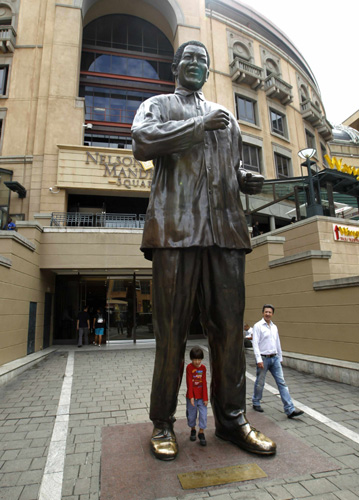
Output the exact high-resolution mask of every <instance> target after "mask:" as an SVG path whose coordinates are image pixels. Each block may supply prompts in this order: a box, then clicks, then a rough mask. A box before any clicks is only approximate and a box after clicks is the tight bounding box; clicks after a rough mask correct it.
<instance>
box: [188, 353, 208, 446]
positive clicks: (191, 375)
mask: <svg viewBox="0 0 359 500" xmlns="http://www.w3.org/2000/svg"><path fill="white" fill-rule="evenodd" d="M189 357H190V358H191V361H192V362H191V363H190V364H189V365H187V368H186V380H187V394H186V399H187V400H186V402H187V422H188V426H189V427H191V434H190V440H191V441H196V420H197V414H198V423H199V432H198V439H199V442H200V444H201V445H202V446H206V444H207V443H206V438H205V436H204V432H203V431H204V429H205V428H206V427H207V405H208V394H207V380H206V372H207V370H206V367H205V366H204V365H202V360H203V358H204V354H203V351H202V349H201V348H200V347H198V346H197V347H193V348H192V349H191V352H190V353H189Z"/></svg>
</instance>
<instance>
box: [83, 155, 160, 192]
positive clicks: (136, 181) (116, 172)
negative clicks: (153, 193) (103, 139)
mask: <svg viewBox="0 0 359 500" xmlns="http://www.w3.org/2000/svg"><path fill="white" fill-rule="evenodd" d="M90 163H94V164H95V165H101V166H103V168H104V170H103V176H104V177H108V183H109V184H116V185H117V186H121V187H124V188H126V189H132V188H138V189H145V190H148V189H150V188H151V183H152V177H153V167H154V165H153V163H152V161H147V162H140V161H138V160H136V158H134V157H133V156H130V155H109V154H102V153H99V152H95V153H92V152H89V151H86V164H87V165H89V164H90Z"/></svg>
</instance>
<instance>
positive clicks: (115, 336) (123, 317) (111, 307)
mask: <svg viewBox="0 0 359 500" xmlns="http://www.w3.org/2000/svg"><path fill="white" fill-rule="evenodd" d="M107 283H108V286H107V299H106V309H107V316H108V322H107V324H108V340H109V341H110V342H111V341H119V340H129V339H131V340H133V341H134V342H136V341H137V340H146V339H153V338H154V336H153V326H152V278H149V277H140V276H137V275H136V274H135V273H134V274H133V275H128V276H109V277H108V278H107Z"/></svg>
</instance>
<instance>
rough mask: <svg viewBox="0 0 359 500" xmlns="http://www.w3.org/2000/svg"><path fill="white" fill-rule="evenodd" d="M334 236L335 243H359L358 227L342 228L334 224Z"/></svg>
mask: <svg viewBox="0 0 359 500" xmlns="http://www.w3.org/2000/svg"><path fill="white" fill-rule="evenodd" d="M333 234H334V239H335V241H349V242H350V243H359V228H358V227H356V226H342V225H341V224H333Z"/></svg>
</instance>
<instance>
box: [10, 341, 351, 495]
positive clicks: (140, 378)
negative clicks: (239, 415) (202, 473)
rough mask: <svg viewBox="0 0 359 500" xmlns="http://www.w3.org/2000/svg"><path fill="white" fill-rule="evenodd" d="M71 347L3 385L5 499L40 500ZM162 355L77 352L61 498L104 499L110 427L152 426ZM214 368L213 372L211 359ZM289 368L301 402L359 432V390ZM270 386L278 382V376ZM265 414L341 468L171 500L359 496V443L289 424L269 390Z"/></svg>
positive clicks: (181, 409) (303, 422) (122, 350)
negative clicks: (155, 376)
mask: <svg viewBox="0 0 359 500" xmlns="http://www.w3.org/2000/svg"><path fill="white" fill-rule="evenodd" d="M200 343H201V342H200ZM202 344H203V345H205V343H203V342H202ZM69 350H75V349H72V348H66V347H60V348H59V349H58V351H56V352H54V353H52V354H50V355H49V356H48V357H47V358H45V359H44V360H43V361H41V362H40V363H39V364H38V365H36V366H35V367H34V368H31V369H29V370H27V371H26V372H24V373H22V374H21V375H19V376H18V377H17V378H15V379H13V380H12V381H10V382H9V383H7V384H6V385H5V386H3V387H1V388H0V500H37V499H38V494H39V488H40V484H41V479H42V475H43V472H44V468H45V463H46V457H47V452H48V447H49V443H50V439H51V435H52V430H53V426H54V422H55V417H56V412H57V405H58V403H59V398H60V392H61V387H62V382H63V377H64V374H65V368H66V362H67V353H68V351H69ZM79 351H80V352H79ZM154 352H155V350H154V346H153V345H152V346H150V347H145V346H141V345H140V344H138V345H137V346H136V347H134V346H126V347H118V348H113V347H111V348H108V347H102V348H101V349H99V348H96V347H95V346H89V347H85V348H83V349H81V350H75V365H74V376H73V385H72V394H71V408H70V419H69V431H68V436H67V446H66V458H65V468H64V476H63V488H62V500H100V490H101V485H100V465H101V432H102V428H103V427H104V426H110V425H126V424H134V423H141V422H143V423H144V422H149V419H148V406H149V396H150V390H151V376H152V370H153V362H154ZM187 358H188V354H187ZM205 363H206V364H207V366H209V362H208V354H207V353H206V356H205ZM247 370H248V371H249V373H250V374H252V375H254V373H255V363H254V359H253V355H252V353H251V352H250V351H249V352H248V353H247ZM284 370H285V377H286V381H287V383H288V386H289V389H290V392H291V395H292V397H293V399H296V400H298V401H300V402H301V403H303V404H305V405H307V406H309V407H311V408H313V409H314V410H316V411H318V412H320V413H322V414H324V415H325V416H327V417H329V418H330V419H332V420H334V421H336V422H338V423H340V424H342V425H344V426H345V427H347V428H348V429H350V430H352V431H354V432H356V433H359V391H358V389H357V388H355V387H351V386H349V385H345V384H340V383H336V382H333V381H327V380H323V379H321V378H319V377H316V376H314V375H309V374H303V373H299V372H297V371H295V370H292V369H289V368H285V369H284ZM267 383H269V384H270V385H272V386H273V385H274V381H273V379H272V378H271V376H270V374H268V377H267ZM252 390H253V382H251V381H250V380H248V381H247V404H248V405H250V404H251V393H252ZM263 408H264V411H265V414H264V415H265V417H266V418H269V419H271V420H273V421H274V422H275V423H276V424H277V425H278V426H280V427H281V428H282V429H283V430H285V431H287V433H288V441H290V436H291V435H293V436H295V437H296V438H299V439H300V440H302V441H303V442H304V443H305V444H306V445H308V446H310V447H312V448H314V449H315V450H317V451H318V453H320V454H323V456H325V457H327V458H329V459H330V460H332V461H333V462H334V463H335V464H337V465H338V466H339V467H340V469H339V470H337V471H330V472H326V473H318V474H315V473H313V474H307V475H305V476H300V477H291V478H289V479H288V478H286V479H275V480H273V481H269V480H267V481H266V480H261V481H258V482H256V481H249V482H245V483H238V484H235V485H229V486H223V487H213V488H208V489H207V490H206V492H203V491H202V492H195V491H194V492H190V493H185V492H184V493H183V495H182V496H180V497H169V498H167V499H166V500H178V499H181V500H201V499H210V498H213V499H215V500H234V499H246V500H248V499H249V500H273V499H275V500H289V499H303V500H305V499H309V498H311V499H314V500H319V499H321V500H338V499H339V500H352V499H355V498H359V444H358V443H355V442H353V441H351V440H349V439H347V438H346V437H344V436H343V435H342V434H339V433H337V432H335V431H333V430H332V429H330V428H329V427H327V426H326V425H324V424H323V423H320V422H318V421H317V420H315V419H314V418H312V417H310V416H308V415H305V416H304V417H302V418H301V419H297V420H295V419H293V420H289V419H287V418H286V416H285V414H284V413H283V407H282V403H281V401H280V399H279V398H278V397H277V396H276V395H275V394H271V393H269V392H268V391H264V400H263ZM209 411H210V410H209ZM185 413H186V410H185V383H182V387H181V390H180V396H179V402H178V409H177V414H176V416H177V418H185ZM288 444H289V443H288ZM118 500H121V499H118ZM134 500H136V499H134Z"/></svg>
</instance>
